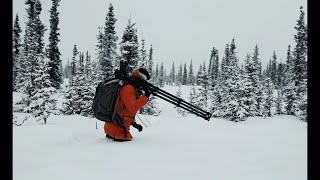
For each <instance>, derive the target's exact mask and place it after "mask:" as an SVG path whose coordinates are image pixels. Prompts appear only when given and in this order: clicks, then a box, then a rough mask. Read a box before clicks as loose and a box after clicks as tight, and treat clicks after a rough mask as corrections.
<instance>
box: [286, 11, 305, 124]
mask: <svg viewBox="0 0 320 180" xmlns="http://www.w3.org/2000/svg"><path fill="white" fill-rule="evenodd" d="M295 29H296V30H297V34H296V35H294V40H295V42H296V46H295V48H294V51H293V56H292V57H289V58H288V57H287V67H288V69H287V71H286V75H285V76H286V77H287V78H286V81H287V82H288V84H287V86H286V87H285V88H284V96H285V98H284V99H285V104H286V105H285V108H286V114H288V115H298V116H299V114H307V99H306V98H307V67H306V66H307V26H306V25H305V22H304V11H303V8H302V6H301V7H300V17H299V19H298V20H297V25H296V26H295ZM288 51H289V49H288ZM288 53H289V52H288ZM287 56H289V55H287ZM305 117H306V116H305ZM302 119H303V118H302ZM304 120H305V121H307V120H306V119H304Z"/></svg>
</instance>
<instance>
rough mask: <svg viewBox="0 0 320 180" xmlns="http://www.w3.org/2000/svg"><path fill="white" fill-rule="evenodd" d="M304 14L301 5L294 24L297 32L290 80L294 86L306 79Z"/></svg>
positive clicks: (305, 28)
mask: <svg viewBox="0 0 320 180" xmlns="http://www.w3.org/2000/svg"><path fill="white" fill-rule="evenodd" d="M304 15H305V13H304V11H303V7H302V6H301V7H300V17H299V19H298V21H297V25H296V26H295V29H296V30H297V34H296V35H294V40H295V42H296V46H295V48H294V52H293V56H294V59H293V60H294V61H293V63H294V68H293V77H292V80H293V81H294V82H295V85H296V86H299V85H301V84H303V81H304V80H305V79H307V62H306V57H307V27H306V25H305V20H304ZM298 93H300V92H298Z"/></svg>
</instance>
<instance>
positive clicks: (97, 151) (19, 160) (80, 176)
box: [13, 86, 307, 180]
mask: <svg viewBox="0 0 320 180" xmlns="http://www.w3.org/2000/svg"><path fill="white" fill-rule="evenodd" d="M181 88H182V93H183V96H182V97H183V98H184V99H185V100H187V101H188V99H187V96H188V94H189V90H190V87H188V86H182V87H181ZM163 89H164V90H165V91H168V92H170V93H172V94H175V93H176V91H177V90H178V88H177V87H169V86H165V87H164V88H163ZM13 96H14V98H13V100H14V101H16V100H18V99H19V97H17V96H19V94H18V93H14V94H13ZM57 99H59V101H61V100H62V99H61V98H57ZM157 102H158V106H159V108H160V109H161V110H162V112H161V113H160V115H159V116H144V115H138V116H139V117H140V118H141V119H142V120H143V121H144V123H145V124H147V125H148V121H149V122H150V124H151V126H149V127H145V126H144V130H143V131H142V132H138V131H137V130H136V129H134V128H131V133H132V134H133V136H134V139H133V141H130V142H114V141H111V140H109V139H106V138H105V134H104V132H103V122H101V121H96V120H95V119H93V118H87V117H83V116H79V115H70V116H57V115H52V116H50V117H49V119H48V124H46V125H41V124H39V123H35V122H32V121H31V120H28V121H27V122H26V123H24V124H23V125H22V126H14V127H13V179H14V180H58V179H59V180H70V179H77V180H89V179H92V180H98V179H110V180H122V179H139V180H150V179H152V180H164V179H166V180H176V179H184V180H189V179H190V180H193V179H201V180H212V179H217V180H242V179H243V180H271V179H272V180H306V179H307V124H306V123H305V122H302V121H299V120H298V119H297V118H296V117H293V116H286V115H281V116H274V117H271V118H268V117H267V118H265V119H264V118H262V117H254V118H252V117H251V118H248V119H247V120H246V121H243V122H237V123H235V122H231V121H226V120H224V119H219V118H212V119H211V120H210V121H206V120H204V119H202V118H200V117H196V116H194V115H192V114H188V115H187V116H186V117H182V116H181V115H178V114H177V111H176V109H175V108H174V106H173V105H172V104H170V103H168V102H165V101H163V100H161V99H158V100H157ZM58 103H59V102H58ZM26 115H27V114H25V113H14V116H15V117H16V118H18V119H19V118H23V116H26ZM146 119H147V120H148V121H147V120H146ZM139 121H140V120H139V118H137V122H138V123H139ZM96 123H97V128H98V129H96Z"/></svg>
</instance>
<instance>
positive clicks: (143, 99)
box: [104, 84, 149, 140]
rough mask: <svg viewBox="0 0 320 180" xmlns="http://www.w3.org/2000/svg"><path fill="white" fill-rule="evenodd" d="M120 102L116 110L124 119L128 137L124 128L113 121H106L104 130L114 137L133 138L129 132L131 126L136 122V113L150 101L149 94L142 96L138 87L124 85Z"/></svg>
mask: <svg viewBox="0 0 320 180" xmlns="http://www.w3.org/2000/svg"><path fill="white" fill-rule="evenodd" d="M119 96H120V99H119V102H118V105H117V108H116V112H117V113H118V115H119V116H120V117H121V118H122V119H123V121H124V124H125V129H126V132H127V137H125V134H124V130H123V128H122V127H120V126H118V125H117V124H115V123H113V122H105V124H104V132H105V133H106V134H107V135H109V136H111V137H112V138H114V139H118V140H131V139H132V135H131V133H130V132H129V127H130V125H131V123H132V122H134V117H135V115H136V113H137V112H138V111H139V110H140V109H141V108H142V107H143V106H144V105H145V104H146V103H147V102H148V101H149V99H148V97H147V96H144V95H142V96H140V97H139V93H138V91H137V89H136V88H135V87H134V86H133V85H131V84H127V85H124V86H123V87H122V88H121V89H120V91H119Z"/></svg>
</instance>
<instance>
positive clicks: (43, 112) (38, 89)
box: [28, 57, 58, 124]
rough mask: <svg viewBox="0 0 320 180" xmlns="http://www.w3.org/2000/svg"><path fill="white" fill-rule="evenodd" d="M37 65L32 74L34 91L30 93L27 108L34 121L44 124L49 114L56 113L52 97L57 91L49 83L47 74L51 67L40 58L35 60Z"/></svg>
mask: <svg viewBox="0 0 320 180" xmlns="http://www.w3.org/2000/svg"><path fill="white" fill-rule="evenodd" d="M37 64H38V66H36V67H35V72H34V76H35V79H34V86H35V90H34V91H33V92H32V95H31V98H30V106H29V107H28V108H29V112H32V116H33V117H34V118H36V121H41V120H43V121H44V123H45V124H46V123H47V120H48V117H49V116H50V114H51V113H58V112H57V111H56V103H57V100H56V99H55V98H53V96H52V95H54V94H56V93H57V90H56V88H54V87H53V85H52V82H51V78H50V74H49V71H50V68H51V67H49V65H48V64H46V63H45V62H44V60H43V58H42V57H39V58H37Z"/></svg>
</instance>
